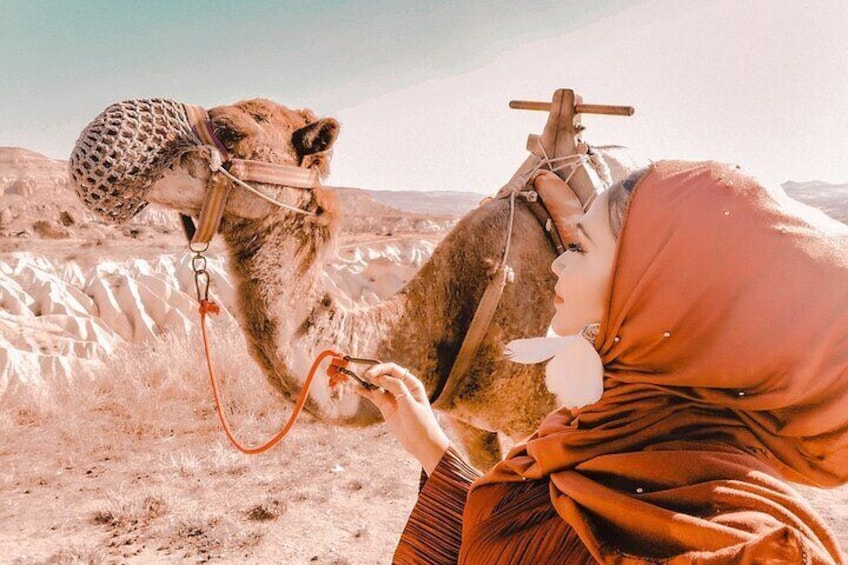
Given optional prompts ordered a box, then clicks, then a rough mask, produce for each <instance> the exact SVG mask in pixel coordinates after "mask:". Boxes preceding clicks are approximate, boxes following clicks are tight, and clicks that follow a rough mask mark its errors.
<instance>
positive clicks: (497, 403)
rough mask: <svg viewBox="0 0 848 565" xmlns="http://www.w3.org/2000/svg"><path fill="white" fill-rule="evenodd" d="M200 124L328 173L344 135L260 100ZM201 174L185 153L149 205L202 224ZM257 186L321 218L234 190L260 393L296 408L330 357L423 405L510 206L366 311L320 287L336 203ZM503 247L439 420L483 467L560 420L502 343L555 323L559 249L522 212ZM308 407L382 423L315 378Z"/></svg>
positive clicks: (493, 211)
mask: <svg viewBox="0 0 848 565" xmlns="http://www.w3.org/2000/svg"><path fill="white" fill-rule="evenodd" d="M209 115H210V118H211V121H212V124H213V128H214V131H215V133H216V135H217V136H218V137H219V138H220V140H221V141H222V142H223V144H224V145H225V146H226V147H227V148H228V150H229V151H230V152H231V154H233V155H234V156H236V157H239V158H243V159H256V160H263V161H267V162H272V163H277V164H286V165H295V166H310V167H316V168H318V169H319V171H321V173H322V174H326V173H327V172H328V167H329V159H330V151H329V150H330V149H331V148H332V145H333V143H334V141H335V140H336V137H337V135H338V132H339V124H338V123H337V122H336V121H335V120H334V119H332V118H323V119H317V118H316V117H315V115H314V114H313V113H312V112H311V111H309V110H290V109H288V108H286V107H284V106H281V105H278V104H276V103H274V102H271V101H269V100H264V99H254V100H247V101H242V102H238V103H235V104H232V105H228V106H219V107H216V108H213V109H211V110H210V111H209ZM170 157H171V158H172V157H173V156H170ZM625 168H626V167H625ZM160 170H161V168H160ZM157 174H158V173H157ZM210 174H211V173H210V169H209V167H208V162H207V161H206V157H204V155H203V154H202V152H197V151H187V152H184V153H182V155H180V156H178V157H177V158H175V159H174V160H173V161H172V162H171V163H170V165H168V166H167V167H165V170H164V173H162V174H161V176H160V178H158V180H156V182H155V184H154V185H153V187H152V188H151V190H150V191H149V193H148V194H147V196H146V200H148V201H149V202H150V203H154V204H158V205H160V206H164V207H167V208H171V209H174V210H176V211H179V212H181V213H183V214H188V215H192V216H197V215H198V214H199V213H200V210H201V205H202V202H203V195H204V191H205V189H206V186H207V182H208V181H209V178H210ZM622 174H623V172H619V173H618V174H617V175H616V176H621V175H622ZM260 187H261V188H262V190H263V191H265V192H266V193H268V194H269V195H272V196H273V197H274V198H276V199H277V200H279V201H282V202H285V203H287V204H290V205H294V206H299V207H304V208H306V209H307V210H310V211H314V212H315V213H316V214H315V215H314V216H304V215H299V214H296V213H293V212H291V211H288V210H285V209H280V208H278V207H275V206H273V205H272V204H269V203H267V202H265V201H263V200H261V199H259V198H257V197H256V196H255V195H252V194H250V193H249V192H246V191H244V190H239V189H235V190H234V191H233V192H231V194H230V196H229V199H228V201H227V205H226V209H225V212H224V217H223V220H222V222H221V225H220V228H219V234H220V236H221V237H222V238H223V241H224V243H225V245H226V249H227V253H228V255H229V259H230V261H229V263H230V268H231V271H232V276H233V277H234V282H235V285H236V288H237V294H238V307H239V311H238V312H237V316H238V318H239V321H240V323H241V326H242V328H243V330H244V332H245V334H246V337H247V342H248V345H249V348H250V351H251V353H252V356H253V357H254V359H255V360H256V361H257V363H258V364H259V365H260V366H261V368H262V370H263V372H264V374H265V375H266V376H267V378H268V380H269V382H270V383H271V384H272V385H273V386H275V387H276V388H278V389H279V390H280V391H281V392H282V393H283V395H285V396H286V397H288V398H291V397H292V396H294V395H296V394H297V393H298V392H299V391H300V389H301V387H302V383H303V380H304V379H305V377H306V374H307V371H308V368H309V366H310V364H311V362H312V360H313V358H314V357H315V355H317V353H318V352H320V351H321V350H323V349H325V348H328V347H330V348H333V349H336V350H338V351H342V352H344V353H347V354H350V355H353V356H357V357H369V358H376V359H381V360H385V361H394V362H396V363H398V364H400V365H402V366H404V367H407V368H409V369H410V371H412V372H413V373H414V374H415V375H417V376H418V377H419V378H420V379H421V380H422V382H423V383H424V386H425V388H426V390H427V393H428V394H429V395H430V397H431V399H432V398H435V397H437V396H438V395H439V392H440V391H441V389H442V387H443V386H444V384H445V380H446V377H447V375H448V373H449V372H450V369H451V366H452V364H453V362H454V358H455V356H456V354H457V352H458V351H459V348H460V345H461V343H462V339H463V337H464V336H465V333H466V330H467V329H468V326H469V323H470V321H471V318H472V316H473V315H474V312H475V309H476V306H477V303H478V301H479V300H480V297H481V295H482V293H483V291H484V289H485V287H486V285H487V283H488V282H489V279H490V278H491V276H492V275H493V274H494V270H495V269H496V267H497V266H498V264H499V261H500V259H501V256H502V254H503V251H504V245H505V239H506V236H507V222H508V219H509V212H510V210H509V201H508V200H504V199H501V200H497V199H496V200H491V201H489V202H487V203H486V204H484V205H481V206H480V207H478V208H477V209H475V210H473V211H472V212H470V213H469V214H467V215H466V216H465V217H464V218H462V219H461V220H460V221H459V222H458V223H457V225H456V226H455V228H454V229H453V230H452V231H451V232H450V233H449V234H448V235H446V236H445V238H444V239H443V240H442V241H441V243H440V244H439V245H438V247H437V248H436V249H435V251H434V252H433V255H432V257H431V259H430V260H429V262H428V263H426V264H425V265H424V266H423V267H422V268H421V270H420V271H419V273H418V274H417V275H416V276H415V277H414V278H413V279H412V280H411V281H410V282H409V283H408V284H407V285H406V286H405V287H404V288H403V289H402V290H401V291H400V292H398V293H397V294H396V295H394V296H393V297H391V298H390V299H388V300H386V301H384V302H382V303H380V304H378V305H376V306H373V307H369V308H354V309H349V308H345V307H343V306H342V305H341V304H340V303H339V302H338V301H337V300H336V298H335V297H334V296H333V295H332V293H331V292H328V290H327V289H325V288H324V286H323V284H322V276H321V275H322V272H323V266H324V262H325V260H326V258H327V256H328V253H330V252H331V250H332V249H333V243H334V238H335V235H336V233H337V232H338V228H339V224H340V222H339V219H340V216H341V214H343V210H339V208H338V205H337V204H336V201H335V198H334V194H333V193H332V191H331V190H330V189H316V190H314V191H304V190H302V189H295V188H290V187H281V186H275V185H260ZM512 237H513V240H512V247H511V252H510V255H509V264H510V265H511V266H512V268H513V269H514V270H515V273H516V280H515V282H514V283H511V284H507V286H506V289H505V290H504V293H503V297H502V299H501V302H500V306H499V307H498V310H497V312H496V314H495V316H494V319H493V321H492V324H491V327H490V330H489V332H488V335H487V336H486V338H485V340H484V341H483V343H482V345H481V347H480V349H479V352H478V353H477V355H476V357H475V359H474V362H473V364H472V366H471V369H470V370H469V372H468V375H467V377H466V379H465V380H464V381H463V384H462V385H461V387H460V388H459V389H458V390H457V391H456V394H455V396H454V399H453V402H452V403H451V407H450V408H448V409H446V410H443V411H442V414H443V416H444V417H445V418H446V420H447V423H448V425H449V427H450V428H451V430H452V432H453V435H454V437H455V438H456V439H457V440H458V442H459V443H460V444H461V445H460V447H461V449H463V450H464V451H465V452H466V454H467V455H468V457H469V459H470V461H471V463H472V464H473V465H475V466H476V467H478V468H479V469H488V468H490V467H491V466H492V465H494V464H495V463H496V462H497V461H498V460H499V459H500V457H501V452H502V448H506V447H507V446H508V445H509V444H510V443H511V442H514V441H518V440H520V439H521V438H524V437H526V436H527V435H529V434H530V433H532V432H533V431H534V430H535V429H536V427H537V426H538V424H539V422H540V421H541V419H542V418H543V417H544V416H545V415H546V414H548V413H550V412H551V411H552V410H554V409H555V408H556V406H555V405H554V397H553V395H552V394H551V393H550V392H548V390H547V389H546V388H545V385H544V372H543V369H544V367H543V366H541V365H536V366H526V365H519V364H515V363H512V362H510V361H508V360H506V359H505V358H504V356H503V348H504V345H505V344H506V343H508V342H509V341H510V340H512V339H515V338H521V337H531V336H540V335H544V334H545V333H546V331H547V329H548V325H549V322H550V320H551V317H552V316H553V313H554V310H553V303H552V299H553V288H554V283H555V277H554V275H553V274H552V272H551V270H550V265H551V262H552V261H553V260H554V258H555V256H554V251H553V249H552V247H551V245H550V244H549V242H548V240H547V238H546V235H545V233H544V231H543V230H542V229H541V228H540V225H539V222H538V220H537V219H536V218H535V217H534V216H533V214H532V213H531V212H530V211H529V210H528V209H526V208H525V207H524V206H522V205H520V204H519V205H517V207H516V211H515V223H514V232H513V236H512ZM306 407H307V410H309V411H310V412H311V413H312V414H314V415H315V416H316V417H317V418H319V419H321V420H324V421H330V422H336V423H339V424H343V425H354V426H364V425H370V424H373V423H376V422H378V421H380V415H379V413H378V411H377V410H376V409H375V408H374V407H373V406H372V405H371V403H369V402H368V401H365V400H363V399H362V398H361V397H359V396H358V395H356V394H354V393H353V392H352V391H350V390H345V389H344V388H343V389H341V390H337V389H334V390H330V389H329V387H328V385H327V383H326V382H324V380H322V379H318V380H317V381H316V382H315V383H313V388H312V390H311V392H310V398H309V401H308V402H307V406H306ZM499 436H500V440H499ZM501 442H503V445H502V444H501Z"/></svg>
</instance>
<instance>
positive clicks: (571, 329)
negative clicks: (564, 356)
mask: <svg viewBox="0 0 848 565" xmlns="http://www.w3.org/2000/svg"><path fill="white" fill-rule="evenodd" d="M551 329H552V330H553V332H554V333H555V334H557V335H560V336H565V335H574V334H576V333H578V332H579V331H580V330H582V329H583V326H582V325H579V324H574V323H573V322H572V321H571V320H564V319H562V318H561V317H560V316H554V318H553V320H551Z"/></svg>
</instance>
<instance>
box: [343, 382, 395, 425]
mask: <svg viewBox="0 0 848 565" xmlns="http://www.w3.org/2000/svg"><path fill="white" fill-rule="evenodd" d="M353 390H354V392H355V393H356V394H358V395H359V396H364V397H365V398H367V399H368V400H370V401H371V402H372V403H373V404H374V406H376V407H377V409H378V410H380V413H381V414H383V419H385V418H387V417H388V416H390V415H391V414H392V413H393V412H394V410H395V408H397V403H396V402H395V397H394V395H393V394H392V393H390V392H388V391H385V390H381V389H378V388H375V389H367V388H365V387H364V386H355V387H354V389H353Z"/></svg>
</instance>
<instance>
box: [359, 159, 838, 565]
mask: <svg viewBox="0 0 848 565" xmlns="http://www.w3.org/2000/svg"><path fill="white" fill-rule="evenodd" d="M551 182H556V181H553V180H552V179H551V178H550V177H545V178H544V179H542V180H541V183H548V184H549V183H551ZM629 188H630V189H628V185H627V183H622V184H620V185H617V186H614V187H613V188H612V189H611V190H610V191H609V192H608V193H606V194H604V195H602V196H600V197H599V198H598V199H597V200H596V202H595V203H594V204H593V206H592V208H591V209H590V210H589V212H588V213H587V214H586V215H585V216H584V218H583V220H582V222H581V224H582V226H581V229H580V230H578V231H579V233H578V235H577V240H576V241H575V242H573V244H572V245H571V247H570V251H569V252H568V253H566V254H565V256H564V257H561V258H558V259H557V261H556V262H555V263H554V270H555V272H556V274H557V276H558V281H557V285H556V292H557V301H556V314H555V317H554V319H553V322H552V326H553V328H554V330H555V331H556V332H557V333H560V334H574V333H576V332H579V331H581V329H582V328H584V327H586V326H587V325H592V324H595V323H599V331H598V333H597V337H595V338H594V341H593V345H594V349H595V350H597V353H598V354H599V356H600V359H601V361H602V363H603V373H604V375H603V394H602V396H601V397H600V398H599V399H598V400H597V401H596V402H593V403H591V404H589V405H586V406H583V407H579V408H574V409H569V408H563V409H560V410H557V411H555V412H554V413H552V414H551V415H549V416H548V417H547V418H546V419H545V420H544V421H543V422H542V424H541V426H540V427H539V429H538V431H537V432H536V433H535V434H534V435H533V436H531V437H530V438H529V439H528V440H527V442H526V443H525V444H523V445H520V446H518V447H516V448H514V449H513V450H512V451H511V452H510V453H509V454H508V455H507V457H506V459H505V460H504V461H502V462H501V463H499V464H498V465H496V466H495V468H494V469H492V470H491V471H490V472H489V473H487V474H486V475H485V476H483V477H480V475H479V473H477V472H476V471H474V470H473V469H472V468H471V467H469V466H468V465H467V464H466V463H465V462H464V461H463V460H462V458H461V457H460V456H459V454H458V453H457V452H456V451H455V450H454V449H453V448H452V447H450V443H449V441H448V439H447V437H446V436H445V434H444V432H443V431H442V430H441V429H440V428H439V426H438V423H437V421H436V419H435V417H434V416H433V413H432V411H431V410H430V407H429V406H428V404H427V400H426V396H425V394H424V390H423V387H422V386H421V383H420V382H419V381H418V380H417V379H416V378H415V377H414V376H412V375H410V374H409V372H408V371H406V370H405V369H403V368H401V367H398V366H396V365H393V364H385V365H380V366H376V367H373V368H372V369H371V370H370V371H369V373H367V374H366V375H367V376H368V377H369V378H370V379H372V380H373V382H375V383H376V384H378V385H379V386H380V387H381V390H376V391H365V390H364V389H360V390H359V391H358V392H359V393H360V394H362V395H363V396H366V397H367V398H369V399H371V400H372V401H373V402H374V403H375V404H376V405H377V406H378V408H380V410H381V411H382V413H383V415H384V417H385V419H386V422H387V423H388V425H389V427H390V428H391V429H392V431H393V432H394V433H395V434H396V435H397V437H398V439H399V440H400V442H401V443H402V445H403V446H404V447H405V448H406V449H407V450H408V451H410V453H412V454H413V455H415V456H416V457H417V458H418V459H419V461H420V462H421V464H422V465H423V466H424V469H425V471H427V473H428V475H429V479H428V481H427V483H426V485H425V486H424V488H423V490H422V492H421V495H420V497H419V500H418V503H417V504H416V507H415V508H414V510H413V512H412V515H411V517H410V520H409V522H408V523H407V526H406V528H405V530H404V533H403V536H402V538H401V542H400V544H399V546H398V549H397V551H396V553H395V562H396V563H451V562H455V561H457V560H458V561H459V562H460V563H487V564H491V563H592V562H594V561H596V560H597V561H601V562H605V563H656V562H663V563H693V562H694V563H841V562H843V559H844V558H843V556H842V554H841V552H840V549H839V545H838V543H837V541H836V540H835V538H834V536H833V534H832V533H831V532H830V530H829V529H828V528H827V526H826V525H825V524H824V523H823V522H822V520H821V519H820V518H819V517H818V516H817V515H816V514H815V512H814V511H813V510H812V509H811V508H810V507H809V506H808V505H807V504H806V503H805V502H804V501H803V499H802V498H801V497H800V496H799V495H798V494H797V493H796V492H795V491H794V490H792V489H791V488H790V487H789V486H788V485H787V484H786V483H785V482H784V480H785V479H788V480H792V481H796V482H802V483H807V484H813V485H818V486H835V485H839V484H842V483H844V482H846V480H848V394H846V391H848V227H846V226H844V225H843V224H840V223H838V222H836V221H834V220H830V219H829V218H827V217H826V216H824V215H823V214H821V213H819V212H816V211H814V210H812V209H810V208H808V207H806V206H803V205H800V204H798V203H796V202H794V201H792V200H790V199H789V198H787V197H786V196H785V195H784V194H782V193H777V192H769V191H768V190H766V189H764V188H763V187H762V186H760V185H759V184H757V183H756V182H755V181H754V180H753V179H751V178H749V177H747V176H745V175H743V174H742V173H741V172H740V171H738V170H737V169H734V168H732V167H729V166H726V165H721V164H718V163H712V162H709V163H688V162H677V161H666V162H660V163H656V164H654V165H653V166H652V167H651V168H650V169H649V170H648V171H647V172H646V173H645V174H644V176H642V178H641V179H639V180H638V182H636V183H635V186H630V187H629ZM584 333H585V332H584Z"/></svg>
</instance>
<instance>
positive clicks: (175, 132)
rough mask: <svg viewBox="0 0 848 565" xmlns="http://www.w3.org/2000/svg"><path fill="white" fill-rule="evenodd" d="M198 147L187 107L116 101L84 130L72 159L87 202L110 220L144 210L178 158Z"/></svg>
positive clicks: (75, 181) (159, 101) (73, 175)
mask: <svg viewBox="0 0 848 565" xmlns="http://www.w3.org/2000/svg"><path fill="white" fill-rule="evenodd" d="M196 146H197V141H196V139H195V138H194V135H193V133H192V129H191V125H190V123H189V121H188V118H187V116H186V111H185V107H184V106H183V104H181V103H180V102H175V101H173V100H163V99H160V98H153V99H147V100H125V101H123V102H118V103H116V104H112V105H111V106H109V107H108V108H106V110H104V111H103V112H102V113H101V114H100V115H99V116H97V117H96V118H94V120H92V122H91V123H90V124H88V126H86V128H85V129H84V130H83V131H82V133H81V134H80V136H79V139H77V142H76V145H75V146H74V150H73V153H71V159H70V163H69V168H70V177H71V182H72V184H73V185H74V187H75V188H76V191H77V194H78V195H79V197H80V198H81V199H82V200H83V202H84V203H85V204H86V205H87V206H88V207H89V208H90V209H91V210H92V211H93V212H95V213H96V214H98V215H99V216H100V217H102V218H103V219H105V220H108V221H110V222H115V223H121V222H125V221H127V220H129V219H130V218H132V217H133V216H135V215H136V214H138V213H139V212H140V211H141V210H142V209H143V208H144V207H145V206H147V204H148V203H147V201H146V200H145V195H146V194H147V192H148V191H149V190H150V188H151V187H152V186H153V184H154V183H155V182H156V181H157V180H159V178H160V177H161V176H162V173H164V171H165V169H167V168H168V167H169V166H170V165H171V163H173V161H174V160H175V159H176V158H177V157H179V156H180V155H181V154H182V153H184V152H185V151H186V150H188V149H191V148H192V147H196Z"/></svg>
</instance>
